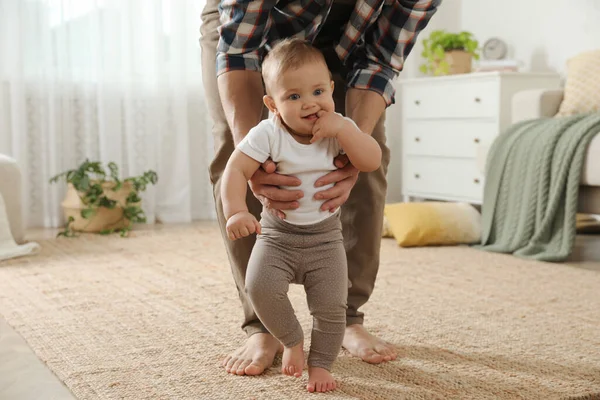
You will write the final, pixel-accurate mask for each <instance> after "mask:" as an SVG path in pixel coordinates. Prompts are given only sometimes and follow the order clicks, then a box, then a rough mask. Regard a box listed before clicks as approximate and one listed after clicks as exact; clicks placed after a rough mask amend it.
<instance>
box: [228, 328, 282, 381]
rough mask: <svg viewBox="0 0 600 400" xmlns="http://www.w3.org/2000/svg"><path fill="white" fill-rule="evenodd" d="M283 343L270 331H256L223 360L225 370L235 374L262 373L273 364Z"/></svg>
mask: <svg viewBox="0 0 600 400" xmlns="http://www.w3.org/2000/svg"><path fill="white" fill-rule="evenodd" d="M279 351H281V343H279V340H277V339H275V338H274V337H273V336H272V335H270V334H268V333H256V334H254V335H252V336H250V337H249V338H248V340H247V341H246V343H245V344H244V345H243V346H242V347H240V348H239V349H237V350H236V351H235V352H234V353H233V354H231V355H229V356H227V358H225V360H223V366H224V367H225V370H226V371H227V372H229V373H230V374H234V375H260V374H262V373H263V372H264V371H265V369H266V368H269V367H270V366H271V365H272V364H273V359H274V358H275V355H276V354H277V352H279Z"/></svg>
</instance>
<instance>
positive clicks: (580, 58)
mask: <svg viewBox="0 0 600 400" xmlns="http://www.w3.org/2000/svg"><path fill="white" fill-rule="evenodd" d="M594 111H600V50H594V51H588V52H585V53H581V54H578V55H576V56H575V57H573V58H571V59H569V60H568V61H567V82H566V84H565V95H564V98H563V101H562V103H561V104H560V108H559V109H558V114H556V115H557V116H567V115H575V114H581V113H588V112H594Z"/></svg>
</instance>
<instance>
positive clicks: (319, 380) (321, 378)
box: [306, 367, 337, 393]
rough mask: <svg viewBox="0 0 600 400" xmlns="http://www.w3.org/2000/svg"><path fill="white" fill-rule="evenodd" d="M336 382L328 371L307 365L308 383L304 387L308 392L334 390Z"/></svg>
mask: <svg viewBox="0 0 600 400" xmlns="http://www.w3.org/2000/svg"><path fill="white" fill-rule="evenodd" d="M336 387H337V384H336V383H335V379H333V376H332V375H331V373H330V372H329V371H327V370H326V369H324V368H319V367H308V385H306V389H307V390H308V391H309V392H311V393H312V392H320V393H323V392H330V391H332V390H335V388H336Z"/></svg>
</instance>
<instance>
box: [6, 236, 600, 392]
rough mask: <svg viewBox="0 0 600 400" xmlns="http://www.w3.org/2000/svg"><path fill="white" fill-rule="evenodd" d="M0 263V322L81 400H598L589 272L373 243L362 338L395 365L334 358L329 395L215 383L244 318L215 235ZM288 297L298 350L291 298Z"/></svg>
mask: <svg viewBox="0 0 600 400" xmlns="http://www.w3.org/2000/svg"><path fill="white" fill-rule="evenodd" d="M38 242H39V243H40V244H41V247H42V250H41V253H40V254H39V255H36V256H31V257H26V258H21V259H14V260H11V261H8V262H4V263H2V264H0V314H2V316H3V317H4V318H5V319H6V320H7V322H8V323H9V324H10V325H11V326H12V327H14V328H15V330H16V331H17V332H18V333H20V334H21V335H22V336H23V337H24V338H25V339H26V341H27V342H28V343H29V345H30V346H31V347H32V349H33V350H34V351H35V353H36V354H37V355H38V356H39V357H40V359H42V360H43V361H44V362H45V363H46V364H47V365H48V366H49V368H50V369H51V370H52V371H53V372H54V373H55V374H56V375H57V376H58V377H59V379H61V380H62V381H64V382H65V384H66V385H67V386H68V387H69V389H70V390H71V391H72V392H73V394H74V395H75V396H76V397H77V398H79V399H94V400H97V399H207V400H208V399H210V400H213V399H214V400H217V399H227V400H233V399H286V400H288V399H291V400H294V399H314V398H322V399H372V400H379V399H567V398H572V399H575V398H577V399H600V290H599V288H600V274H598V273H597V272H594V271H590V270H584V269H579V268H575V267H571V266H566V265H561V264H546V263H541V262H534V261H526V260H521V259H517V258H515V257H512V256H507V255H501V254H494V253H486V252H480V251H477V250H474V249H470V248H467V247H434V248H415V249H402V248H399V247H397V246H396V244H395V242H394V241H393V240H391V239H385V240H384V241H383V243H382V261H381V268H380V272H379V278H378V280H377V285H376V288H375V291H374V293H373V296H372V297H371V300H370V301H369V303H367V305H365V306H364V309H363V311H364V312H365V313H366V322H365V325H366V326H367V328H368V329H369V330H370V331H371V332H373V333H374V334H376V335H379V336H381V337H382V338H384V339H385V340H388V341H390V342H392V343H394V344H396V345H397V347H398V350H399V357H398V359H397V360H396V361H394V362H390V363H386V364H383V365H370V364H367V363H365V362H362V361H360V360H359V359H357V358H354V357H351V356H350V355H349V354H347V353H346V352H344V351H342V352H341V353H340V357H339V359H338V361H336V364H335V365H334V370H333V372H334V375H335V376H336V378H337V379H338V380H339V382H340V387H339V389H338V390H336V391H335V392H333V393H330V394H318V395H315V394H313V395H310V394H308V393H307V392H306V390H305V386H306V383H307V373H306V371H305V373H304V376H303V377H302V378H299V379H295V378H291V377H286V376H283V375H281V374H280V372H279V370H280V366H281V361H280V359H277V360H276V362H275V365H274V366H273V367H272V368H271V369H270V370H268V371H267V372H266V373H265V374H264V375H262V376H259V377H238V376H232V375H228V374H227V373H226V372H225V371H224V370H223V368H221V367H220V363H221V361H222V359H223V357H224V356H225V355H227V354H228V353H230V352H232V351H233V350H235V349H236V348H237V347H238V346H240V345H241V344H242V343H243V341H244V335H243V333H242V331H241V330H240V323H241V320H242V312H241V308H240V306H239V300H238V297H237V292H236V289H235V285H234V283H233V279H232V277H231V273H230V270H229V265H228V262H227V257H226V254H225V250H224V247H223V244H222V242H221V236H220V234H219V232H218V229H217V227H216V225H214V224H198V225H190V226H185V227H177V228H165V229H162V230H149V231H135V232H134V233H133V237H131V238H128V239H122V238H120V237H116V236H115V237H103V236H92V235H83V236H81V237H79V238H76V239H64V238H61V239H51V240H40V241H38ZM290 296H291V298H292V301H293V304H294V305H295V308H296V310H297V315H298V317H299V320H300V322H301V323H302V326H303V327H304V330H305V336H306V338H307V340H306V347H307V348H308V345H309V342H310V341H309V338H310V326H311V317H310V315H309V313H308V311H307V306H306V301H305V298H304V293H303V290H302V288H301V287H299V286H293V287H292V288H291V290H290Z"/></svg>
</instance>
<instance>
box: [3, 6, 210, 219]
mask: <svg viewBox="0 0 600 400" xmlns="http://www.w3.org/2000/svg"><path fill="white" fill-rule="evenodd" d="M202 7H203V1H199V0H0V153H4V154H8V155H10V156H12V157H14V158H15V159H17V162H18V163H19V165H20V167H21V168H22V171H23V177H24V182H23V184H24V185H23V186H24V187H23V201H24V212H25V216H24V217H25V221H27V225H28V226H46V227H51V226H52V227H55V226H59V225H62V223H63V220H62V210H61V207H60V203H61V201H62V199H63V196H64V191H65V189H66V188H65V185H64V184H61V185H50V184H49V183H48V179H49V178H50V177H51V176H53V175H55V174H57V173H59V172H61V171H64V170H66V169H71V168H74V167H76V166H77V165H78V164H79V163H80V162H81V161H83V160H85V159H86V158H89V159H90V160H99V161H102V162H104V163H108V162H110V161H114V162H116V163H117V164H118V165H119V167H120V169H121V175H122V177H126V176H132V175H138V174H141V173H142V172H144V171H146V170H149V169H153V170H155V171H156V172H157V173H158V176H159V182H158V185H157V186H156V187H151V188H149V189H148V191H147V192H146V193H144V194H143V196H142V197H143V201H144V203H143V204H144V209H145V211H146V215H147V216H148V221H149V222H154V221H155V220H159V221H162V222H188V221H190V220H192V219H208V218H213V215H214V210H213V209H214V207H213V200H212V192H211V189H210V182H209V179H208V173H207V168H208V163H209V160H210V159H211V156H212V140H211V135H210V118H209V117H208V115H207V112H206V107H205V102H204V94H203V89H202V81H201V75H202V71H201V63H200V46H199V43H198V37H199V25H200V12H201V9H202Z"/></svg>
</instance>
